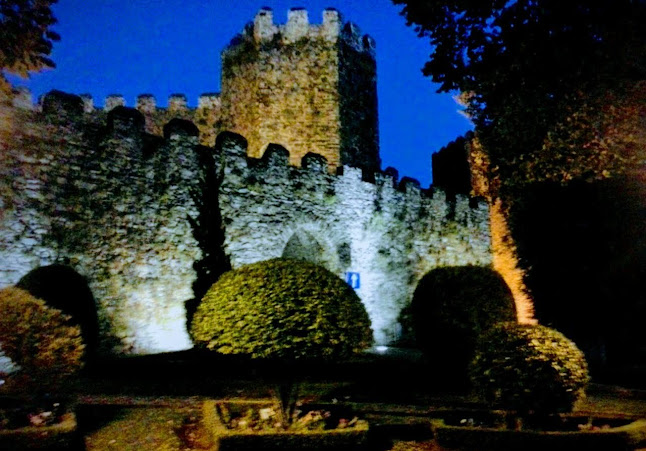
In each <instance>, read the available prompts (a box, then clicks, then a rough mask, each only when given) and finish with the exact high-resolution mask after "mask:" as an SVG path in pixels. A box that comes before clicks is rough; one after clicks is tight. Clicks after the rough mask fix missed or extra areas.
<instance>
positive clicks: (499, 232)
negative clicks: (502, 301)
mask: <svg viewBox="0 0 646 451" xmlns="http://www.w3.org/2000/svg"><path fill="white" fill-rule="evenodd" d="M489 217H490V221H491V250H492V253H493V268H494V269H495V270H496V271H498V272H499V273H500V275H502V278H503V279H505V282H507V285H508V286H509V288H510V289H511V293H512V294H513V296H514V302H515V303H516V316H517V318H518V322H519V323H521V324H536V323H537V321H536V319H535V318H534V303H533V301H532V299H531V298H530V297H529V295H528V294H527V287H526V286H525V283H524V282H523V277H524V275H525V272H524V271H523V270H522V269H521V268H520V267H519V265H518V256H517V254H516V245H515V244H514V242H513V240H512V238H511V232H510V230H509V225H508V224H507V219H506V217H505V213H504V210H503V206H502V201H501V200H500V199H497V200H495V201H494V202H493V203H492V205H491V209H490V210H489Z"/></svg>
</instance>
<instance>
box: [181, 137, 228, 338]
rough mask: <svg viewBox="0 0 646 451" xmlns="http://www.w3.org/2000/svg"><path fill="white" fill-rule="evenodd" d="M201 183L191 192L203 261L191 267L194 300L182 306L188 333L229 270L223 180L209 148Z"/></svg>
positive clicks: (202, 159) (204, 154)
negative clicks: (207, 297) (222, 209)
mask: <svg viewBox="0 0 646 451" xmlns="http://www.w3.org/2000/svg"><path fill="white" fill-rule="evenodd" d="M199 165H200V182H199V184H198V186H197V187H196V188H195V189H194V190H193V191H192V192H191V197H192V198H193V200H194V202H195V205H196V206H197V209H198V212H199V213H198V216H197V218H195V219H193V218H190V217H189V218H188V220H189V222H190V224H191V228H192V230H193V236H194V237H195V239H196V240H197V242H198V245H199V246H200V249H201V250H202V259H200V260H198V261H196V262H195V263H194V264H193V269H195V272H196V273H197V278H196V279H195V282H193V294H194V297H193V298H192V299H189V300H187V301H186V303H185V307H186V327H187V330H189V331H190V330H191V322H192V321H193V315H194V314H195V311H196V310H197V307H198V305H199V304H200V302H201V300H202V298H203V297H204V295H205V294H206V292H207V291H208V289H209V288H211V285H213V284H214V283H215V282H216V281H217V280H218V279H219V278H220V276H221V275H222V274H224V273H225V272H227V271H230V270H231V262H230V261H229V256H228V255H226V253H225V252H224V239H225V235H224V224H223V222H222V214H221V212H220V202H219V190H220V185H221V184H222V179H223V177H224V174H223V171H222V170H223V167H222V165H216V163H215V159H214V156H213V153H212V149H210V148H202V151H201V152H200V153H199Z"/></svg>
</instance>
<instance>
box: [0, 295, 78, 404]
mask: <svg viewBox="0 0 646 451" xmlns="http://www.w3.org/2000/svg"><path fill="white" fill-rule="evenodd" d="M68 320H69V317H68V316H66V315H64V314H63V313H62V312H61V311H60V310H56V309H54V308H50V307H47V305H45V302H44V301H42V300H40V299H37V298H35V297H33V296H32V295H31V294H29V292H27V291H25V290H22V289H20V288H15V287H8V288H4V289H2V290H0V348H1V349H2V352H3V353H4V354H5V355H6V356H7V357H8V358H10V359H11V361H12V363H13V364H14V365H16V366H17V367H18V368H17V369H16V371H15V372H13V373H12V374H11V375H10V376H9V377H8V379H7V389H13V390H18V391H21V390H24V391H26V392H28V393H33V394H38V393H47V392H55V391H58V390H61V389H63V388H64V386H65V384H66V383H67V382H68V381H69V380H70V378H71V377H72V376H74V375H75V373H76V372H77V371H78V370H79V369H80V368H81V366H82V361H81V359H82V357H83V344H82V340H81V331H80V329H79V327H77V326H70V325H68Z"/></svg>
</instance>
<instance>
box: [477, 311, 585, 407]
mask: <svg viewBox="0 0 646 451" xmlns="http://www.w3.org/2000/svg"><path fill="white" fill-rule="evenodd" d="M470 375H471V381H472V383H473V386H474V388H475V389H476V391H477V392H479V393H480V394H481V395H482V396H483V397H484V399H485V400H486V401H488V402H489V403H491V404H493V405H494V406H496V407H500V408H503V409H508V410H512V411H515V412H517V413H518V414H519V415H520V416H524V415H527V414H537V415H546V414H552V413H558V412H570V411H571V410H572V408H573V407H574V403H575V402H576V401H577V400H578V399H579V398H581V397H582V396H583V395H584V390H585V387H586V385H587V383H588V381H589V376H588V367H587V364H586V361H585V357H584V356H583V353H582V352H581V351H580V350H579V349H578V348H577V347H576V345H575V344H574V343H573V342H572V341H570V340H568V339H567V338H566V337H565V336H564V335H563V334H561V333H560V332H558V331H556V330H554V329H550V328H549V327H545V326H540V325H528V324H515V323H501V324H498V325H496V326H495V327H493V328H492V329H491V330H490V331H489V332H488V333H487V334H486V335H485V336H483V337H482V340H481V341H480V343H479V345H478V347H477V350H476V355H475V358H474V360H473V362H472V363H471V367H470Z"/></svg>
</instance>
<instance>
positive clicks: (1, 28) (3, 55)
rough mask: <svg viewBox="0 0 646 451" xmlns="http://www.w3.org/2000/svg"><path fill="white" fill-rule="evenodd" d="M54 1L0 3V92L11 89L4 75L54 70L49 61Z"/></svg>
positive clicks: (9, 0) (56, 37)
mask: <svg viewBox="0 0 646 451" xmlns="http://www.w3.org/2000/svg"><path fill="white" fill-rule="evenodd" d="M56 2H57V0H0V90H1V91H5V92H8V91H9V90H10V89H11V88H10V85H9V83H8V82H7V79H6V78H5V74H7V73H9V74H13V75H18V76H20V77H27V76H28V75H29V72H33V71H38V70H41V69H45V68H51V67H55V65H54V62H53V61H52V60H51V59H49V54H50V53H51V51H52V43H53V41H58V40H59V39H60V37H59V35H58V34H57V33H56V32H54V31H52V30H51V29H50V27H51V26H52V25H53V24H55V23H56V19H55V18H54V15H53V14H52V10H51V5H53V4H54V3H56Z"/></svg>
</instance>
